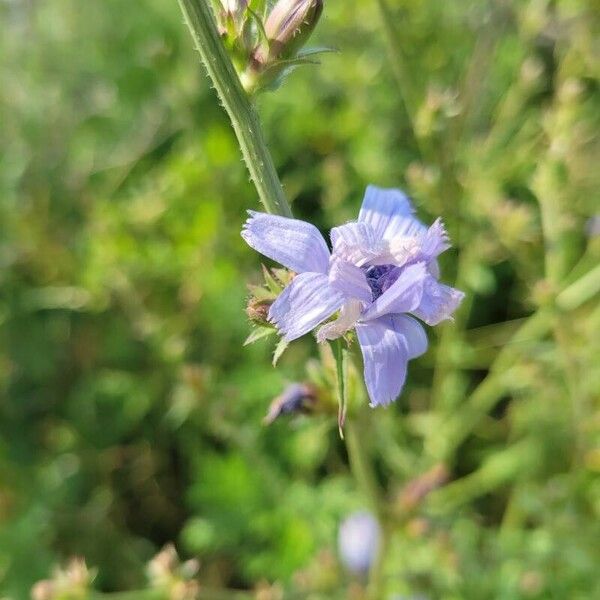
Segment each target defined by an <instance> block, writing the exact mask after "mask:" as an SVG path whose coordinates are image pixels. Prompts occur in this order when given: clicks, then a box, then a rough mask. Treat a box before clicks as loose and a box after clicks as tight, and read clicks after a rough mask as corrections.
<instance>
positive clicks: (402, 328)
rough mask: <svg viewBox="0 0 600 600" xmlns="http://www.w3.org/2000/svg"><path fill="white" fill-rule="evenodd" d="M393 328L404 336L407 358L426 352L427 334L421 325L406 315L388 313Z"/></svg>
mask: <svg viewBox="0 0 600 600" xmlns="http://www.w3.org/2000/svg"><path fill="white" fill-rule="evenodd" d="M389 318H390V321H391V323H392V326H393V327H394V329H395V330H396V331H398V332H400V333H402V335H403V336H404V337H405V338H406V348H407V350H408V358H409V359H413V358H417V357H418V356H421V355H422V354H425V352H427V346H428V342H427V334H426V333H425V329H423V325H421V323H419V321H417V320H416V319H413V318H412V317H409V316H408V315H389Z"/></svg>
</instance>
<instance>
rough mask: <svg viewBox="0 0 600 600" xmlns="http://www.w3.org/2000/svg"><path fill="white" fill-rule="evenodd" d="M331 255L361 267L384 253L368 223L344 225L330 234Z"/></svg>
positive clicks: (383, 247) (335, 228)
mask: <svg viewBox="0 0 600 600" xmlns="http://www.w3.org/2000/svg"><path fill="white" fill-rule="evenodd" d="M330 237H331V245H332V246H333V254H334V255H335V256H337V257H339V258H342V259H344V260H346V261H347V262H351V263H353V264H355V265H358V266H360V265H363V264H365V263H366V262H369V261H371V260H372V259H374V258H376V257H377V256H379V255H380V254H381V253H382V252H384V251H385V246H384V245H383V244H382V243H381V241H380V240H378V238H377V237H376V236H375V232H374V231H373V228H372V227H371V226H370V225H369V224H368V223H346V224H345V225H340V226H339V227H334V228H333V229H332V230H331V233H330Z"/></svg>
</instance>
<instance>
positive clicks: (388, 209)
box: [358, 185, 426, 240]
mask: <svg viewBox="0 0 600 600" xmlns="http://www.w3.org/2000/svg"><path fill="white" fill-rule="evenodd" d="M414 212H415V209H414V208H413V206H412V204H411V202H410V200H409V198H408V196H407V195H406V194H404V193H403V192H401V191H400V190H395V189H385V188H379V187H376V186H374V185H369V186H368V187H367V189H366V191H365V197H364V199H363V203H362V207H361V209H360V213H359V215H358V221H359V222H360V223H368V224H369V225H371V227H372V228H373V232H374V234H375V239H377V240H382V239H385V240H390V239H392V238H394V237H397V236H416V235H420V234H422V233H423V232H424V231H425V230H426V227H425V226H424V225H423V224H422V223H421V222H420V221H419V220H418V219H417V218H416V217H415V216H414Z"/></svg>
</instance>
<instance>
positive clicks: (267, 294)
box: [248, 284, 275, 301]
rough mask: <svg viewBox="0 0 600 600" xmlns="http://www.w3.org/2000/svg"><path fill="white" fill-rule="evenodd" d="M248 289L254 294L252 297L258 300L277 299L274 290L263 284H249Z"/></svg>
mask: <svg viewBox="0 0 600 600" xmlns="http://www.w3.org/2000/svg"><path fill="white" fill-rule="evenodd" d="M248 291H249V292H250V294H252V297H253V298H255V299H256V300H258V301H261V300H274V299H275V295H274V294H273V292H272V291H271V290H268V289H267V288H266V287H264V286H262V285H252V284H248Z"/></svg>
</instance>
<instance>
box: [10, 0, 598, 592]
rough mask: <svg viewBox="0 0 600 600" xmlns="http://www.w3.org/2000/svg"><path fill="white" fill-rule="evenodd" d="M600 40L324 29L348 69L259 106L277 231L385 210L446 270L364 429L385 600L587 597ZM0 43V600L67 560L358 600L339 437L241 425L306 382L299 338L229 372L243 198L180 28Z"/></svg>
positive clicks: (29, 16)
mask: <svg viewBox="0 0 600 600" xmlns="http://www.w3.org/2000/svg"><path fill="white" fill-rule="evenodd" d="M597 8H598V6H597V3H595V2H594V0H589V1H585V0H555V1H550V0H531V1H517V0H514V1H508V0H490V1H485V2H481V1H477V0H458V1H456V2H438V1H436V0H418V1H414V0H387V2H378V1H377V0H370V1H369V2H358V1H355V2H342V1H340V0H328V1H327V2H326V6H325V11H324V14H323V18H322V20H321V23H320V24H319V27H318V29H317V31H316V33H315V42H316V43H317V44H319V45H325V46H335V47H337V48H338V49H339V50H340V53H339V54H335V55H330V56H327V57H325V58H324V59H323V64H322V65H321V66H320V67H316V68H314V67H311V68H310V69H305V70H299V71H298V72H297V73H294V74H292V75H291V76H290V77H289V79H288V80H287V81H286V82H285V85H284V86H283V87H282V88H281V90H280V91H278V92H277V93H274V94H264V95H262V96H261V97H260V98H259V109H260V112H261V115H262V117H263V120H264V125H265V130H266V132H267V136H268V138H269V141H270V144H271V148H272V151H273V155H274V157H275V160H276V163H277V165H278V168H279V171H280V174H281V177H282V180H283V182H284V185H285V188H286V191H287V193H288V195H289V197H290V199H291V200H293V202H294V211H295V214H296V216H298V217H300V218H306V219H309V220H311V221H313V222H315V223H317V224H318V225H319V226H320V227H322V228H323V229H326V228H328V227H330V226H332V225H335V224H338V223H340V222H343V221H344V220H348V219H352V218H354V217H355V215H356V214H357V209H358V206H359V203H360V199H361V195H362V191H363V189H364V187H365V185H366V184H367V183H369V182H372V183H376V184H378V185H383V186H386V185H388V186H398V187H403V188H404V189H406V190H408V191H409V193H410V194H411V195H412V196H413V197H414V200H415V203H416V205H417V206H418V209H419V212H420V214H421V216H422V217H423V218H424V220H426V221H431V220H432V219H433V218H434V217H435V216H437V215H442V216H443V217H444V219H445V220H446V222H447V223H448V226H449V230H450V233H451V235H452V238H453V240H454V242H455V248H454V249H453V250H452V251H450V252H448V253H447V255H445V256H444V257H443V261H442V273H443V278H444V279H445V280H446V281H448V282H451V281H452V280H453V279H454V280H455V281H456V285H457V286H458V287H460V288H461V289H464V290H465V291H466V292H467V294H468V300H467V301H466V302H465V304H464V306H463V307H462V309H461V311H460V312H459V314H458V316H457V319H456V323H454V324H448V325H445V326H444V327H442V328H440V329H438V330H436V332H433V331H432V332H430V338H431V344H430V350H429V352H428V353H427V354H426V355H425V356H424V357H422V358H421V359H419V360H417V361H413V363H411V369H410V375H409V381H408V385H407V387H406V389H405V391H404V394H403V396H402V398H401V399H400V400H399V401H398V402H397V403H396V404H395V405H394V406H393V407H391V408H390V409H389V410H377V411H362V410H361V409H357V408H356V407H355V410H359V411H360V414H361V419H362V420H360V421H359V422H358V423H359V427H360V430H359V435H361V436H362V437H363V439H364V442H365V444H366V445H367V450H368V452H369V454H370V455H372V457H373V460H374V472H375V475H376V476H377V478H378V480H379V481H380V482H381V484H382V485H383V486H384V488H385V494H386V497H387V498H389V500H390V503H391V506H392V511H391V512H392V515H393V516H392V518H391V521H390V525H389V526H390V527H391V529H392V539H391V545H390V549H389V553H390V556H389V560H388V561H387V570H386V578H385V585H386V589H387V593H389V594H390V596H389V597H392V596H391V594H393V593H395V594H402V595H408V594H411V593H412V594H416V593H422V594H425V595H426V596H427V597H430V598H448V599H458V598H501V599H514V598H572V599H577V598H579V599H589V598H593V597H600V576H599V574H598V564H600V542H599V540H600V363H599V361H598V356H599V355H600V336H598V332H599V331H600V307H599V304H598V295H597V291H598V285H597V282H598V277H599V274H598V270H597V266H598V262H599V259H600V237H598V236H596V237H595V238H594V237H587V236H586V222H587V220H588V219H589V218H591V217H592V216H593V215H594V214H595V213H598V212H600V202H599V201H600V197H599V192H598V190H599V189H600V187H599V177H598V174H599V170H598V164H599V160H600V153H599V152H598V150H599V138H598V136H597V131H598V126H599V120H600V116H599V115H600V110H599V108H600V103H599V96H600V90H599V87H598V78H597V76H598V68H599V60H598V31H599V27H598V25H599V12H598V10H597ZM381 10H383V11H384V13H385V11H388V14H387V18H383V19H382V18H381V15H380V12H379V11H381ZM0 22H1V25H0V27H1V35H0V57H1V59H0V123H1V127H0V143H1V145H2V149H3V150H2V153H1V154H0V344H1V345H0V590H1V591H2V594H3V596H4V597H6V598H11V599H17V600H18V599H21V598H27V597H28V596H29V590H30V589H31V587H32V586H33V585H34V583H35V582H37V581H40V580H46V579H47V578H48V576H49V575H50V574H51V573H52V570H53V568H55V566H56V565H58V564H66V563H67V561H68V560H69V559H70V557H75V556H82V557H85V560H86V563H87V565H90V567H91V568H93V572H94V573H95V574H96V575H95V578H94V581H93V584H94V587H95V588H96V589H97V590H102V591H106V592H110V591H115V590H130V589H136V588H141V587H144V586H145V585H146V584H147V581H148V580H147V576H148V573H149V571H148V568H147V563H148V561H150V560H151V559H152V557H153V556H156V555H157V553H158V552H159V551H160V549H161V548H162V547H163V546H164V545H165V544H166V543H167V542H169V541H173V542H175V544H176V546H177V548H178V552H179V554H180V556H181V557H182V560H192V559H197V560H199V562H200V569H199V572H198V576H197V578H198V581H199V586H200V588H199V589H200V590H202V589H203V586H204V587H205V588H210V589H218V588H232V589H246V590H253V591H254V592H253V593H255V594H256V597H259V598H273V599H274V598H282V597H285V598H287V597H288V594H289V597H290V598H292V597H301V598H304V597H306V598H312V599H316V600H318V599H321V598H322V599H330V598H346V597H356V598H359V597H360V583H359V582H357V581H352V580H351V578H350V577H349V576H348V575H346V574H345V573H344V571H343V569H342V568H341V567H340V566H339V565H338V561H337V558H336V554H335V539H336V531H337V527H338V525H339V522H340V521H341V519H342V518H343V517H345V516H346V515H347V514H348V513H349V512H350V511H352V510H354V509H356V508H359V507H361V506H365V504H366V502H367V499H366V498H365V497H364V495H363V494H362V492H361V491H360V490H359V489H358V488H357V487H356V485H355V483H354V482H353V479H352V477H351V475H350V472H349V468H348V461H347V457H346V451H345V449H344V445H343V443H342V442H341V441H340V440H339V437H338V433H337V420H336V418H335V415H331V416H328V415H315V416H308V417H298V418H296V419H286V418H281V419H278V420H277V421H276V422H275V423H274V424H273V425H271V426H269V427H263V426H262V425H261V421H262V418H263V416H264V414H265V413H266V412H267V409H268V406H269V403H270V401H271V399H272V398H274V397H275V396H277V395H278V394H280V393H281V391H282V390H283V388H284V386H285V384H286V382H289V381H293V380H298V381H303V380H306V379H307V378H311V379H313V380H318V379H319V377H323V376H324V375H323V373H324V371H323V367H321V366H319V362H318V359H315V357H316V356H317V348H316V345H315V343H314V340H312V339H310V338H308V339H306V340H304V341H300V342H296V343H294V344H292V346H291V347H290V349H288V350H287V352H286V353H285V354H284V356H283V357H282V359H281V361H280V365H279V367H278V368H277V370H275V369H273V368H272V366H271V357H270V354H271V352H272V339H270V338H268V339H266V340H263V341H260V342H258V343H256V344H254V345H251V346H247V347H243V346H242V344H243V341H244V339H245V338H246V337H247V335H248V333H249V331H250V327H249V324H248V322H247V318H246V316H245V314H244V311H243V307H244V304H245V299H246V295H247V290H246V283H247V282H254V283H259V282H260V279H261V275H260V266H259V260H258V258H257V256H256V255H254V254H253V253H252V252H250V251H249V250H248V248H247V247H245V245H244V244H243V242H242V240H241V238H240V236H239V231H240V228H241V224H242V222H243V220H244V218H245V210H246V209H247V208H256V206H257V205H256V198H255V193H254V191H253V188H252V186H251V184H250V183H249V182H248V177H247V175H246V172H245V169H244V166H243V164H242V162H241V160H240V155H239V151H238V148H237V144H236V141H235V138H234V137H233V135H232V133H231V131H230V128H229V124H228V123H227V121H226V118H225V116H224V114H223V112H222V110H221V109H220V107H219V106H218V103H217V101H216V99H215V96H214V94H213V93H212V91H211V90H210V87H209V85H208V82H207V79H206V78H205V76H204V73H203V71H202V69H201V67H200V65H199V63H198V60H197V55H195V53H194V52H193V50H192V45H191V42H190V40H189V35H188V32H187V31H186V29H185V28H184V26H183V25H182V17H181V14H180V12H179V9H178V7H177V3H176V2H174V1H173V2H165V1H164V0H140V1H139V2H136V3H127V2H124V1H123V0H102V1H93V2H85V3H82V2H79V1H77V0H53V1H52V2H42V1H39V0H3V1H2V2H1V3H0ZM594 268H596V270H595V271H594V270H593V269H594ZM532 315H533V316H532ZM526 318H528V320H525V319H526ZM328 360H330V357H329V358H327V357H325V363H326V364H325V369H328V368H330V367H331V365H329V366H327V363H328ZM355 396H360V393H359V392H356V393H355ZM440 464H443V465H445V467H444V468H445V469H447V470H448V473H449V483H448V484H447V485H445V486H442V487H439V488H437V489H435V486H428V485H423V484H422V483H421V484H419V482H420V481H421V480H420V479H419V478H422V477H424V475H423V474H427V473H430V472H431V469H432V468H433V469H435V468H437V467H436V465H440ZM419 485H420V487H419ZM407 486H408V487H407ZM415 486H416V487H415ZM430 488H432V489H430ZM415 489H417V490H421V491H422V493H416V494H415V493H414V490H415ZM407 490H408V491H409V492H410V493H407ZM155 560H156V559H155ZM73 564H74V565H75V566H77V565H79V567H78V568H84V567H85V563H77V562H75V563H73ZM151 564H154V565H156V564H157V563H156V562H155V563H151ZM82 565H83V566H82ZM73 568H75V567H73ZM66 572H68V571H66ZM85 572H86V573H87V570H86V571H85ZM57 573H59V575H60V574H61V573H62V575H60V577H63V576H64V573H65V571H58V572H57ZM150 573H155V571H152V569H150ZM155 574H156V573H155ZM86 576H87V575H86ZM60 577H59V578H60ZM63 578H64V577H63ZM155 579H156V577H155ZM86 581H87V580H86ZM152 581H153V580H152V577H150V582H151V583H152ZM267 582H268V583H267ZM86 585H87V584H86ZM37 589H38V591H39V589H40V588H39V584H38V588H37ZM295 593H297V594H299V595H298V596H296V595H294V596H292V594H295ZM353 594H354V596H353ZM207 597H208V596H207ZM232 597H233V596H232ZM386 597H388V596H386ZM398 597H399V596H398ZM140 598H141V596H140ZM215 598H216V595H215V596H213V600H214V599H215Z"/></svg>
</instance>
